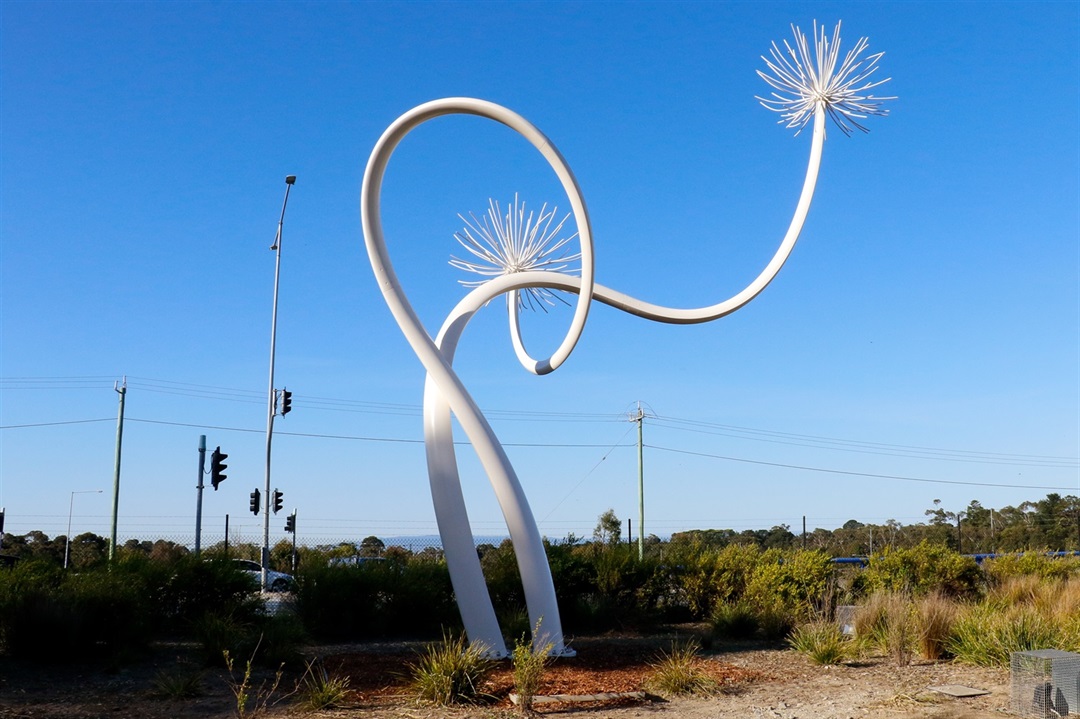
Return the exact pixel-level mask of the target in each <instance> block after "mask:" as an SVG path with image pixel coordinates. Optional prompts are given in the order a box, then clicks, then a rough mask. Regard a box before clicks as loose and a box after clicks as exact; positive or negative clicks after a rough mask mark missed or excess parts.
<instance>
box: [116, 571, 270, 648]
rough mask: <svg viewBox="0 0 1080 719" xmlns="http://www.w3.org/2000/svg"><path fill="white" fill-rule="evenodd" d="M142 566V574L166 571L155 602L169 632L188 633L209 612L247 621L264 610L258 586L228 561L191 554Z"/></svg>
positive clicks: (155, 596) (158, 586) (153, 598)
mask: <svg viewBox="0 0 1080 719" xmlns="http://www.w3.org/2000/svg"><path fill="white" fill-rule="evenodd" d="M133 566H138V565H135V564H133ZM143 567H145V569H144V570H141V571H150V572H156V571H159V570H157V569H155V567H163V568H166V569H165V571H164V572H162V574H163V575H164V576H162V578H161V580H160V583H156V584H155V588H156V591H155V592H154V596H153V597H152V600H153V602H154V604H155V605H156V607H155V610H156V612H157V614H158V616H159V617H161V618H162V620H163V623H164V628H166V629H167V630H170V631H173V632H178V633H179V632H185V631H188V630H189V627H190V625H191V623H192V622H196V621H199V620H200V619H201V617H203V616H205V615H206V614H208V613H224V614H228V615H233V616H236V617H237V618H238V619H240V620H248V619H251V618H253V617H255V615H256V614H257V613H258V611H259V609H260V608H261V605H260V600H259V596H258V594H257V591H258V583H257V582H256V581H255V580H254V579H252V578H251V577H250V576H248V575H247V574H245V573H244V572H242V571H240V570H239V569H238V568H237V567H236V566H235V565H234V563H233V562H230V561H228V560H225V559H201V558H199V557H196V556H194V555H189V556H183V557H181V558H180V559H178V560H176V561H174V562H171V563H168V564H164V563H161V562H154V561H146V562H144V563H143Z"/></svg>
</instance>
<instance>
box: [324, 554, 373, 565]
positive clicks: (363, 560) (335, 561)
mask: <svg viewBox="0 0 1080 719" xmlns="http://www.w3.org/2000/svg"><path fill="white" fill-rule="evenodd" d="M385 561H386V559H385V558H383V557H359V556H355V555H354V556H352V557H331V558H330V561H329V562H327V563H326V564H327V566H329V567H359V566H360V565H361V564H367V563H369V562H372V563H377V562H385Z"/></svg>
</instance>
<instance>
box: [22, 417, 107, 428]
mask: <svg viewBox="0 0 1080 719" xmlns="http://www.w3.org/2000/svg"><path fill="white" fill-rule="evenodd" d="M115 419H116V418H115V417H101V418H99V419H69V420H66V421H62V422H35V423H33V424H4V425H0V429H24V428H26V427H57V426H60V425H64V424H90V423H92V422H112V421H114V420H115Z"/></svg>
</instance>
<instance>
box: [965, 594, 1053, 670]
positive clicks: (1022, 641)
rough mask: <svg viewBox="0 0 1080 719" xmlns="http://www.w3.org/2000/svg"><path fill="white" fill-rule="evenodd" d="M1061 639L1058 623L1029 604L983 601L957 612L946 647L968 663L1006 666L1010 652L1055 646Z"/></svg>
mask: <svg viewBox="0 0 1080 719" xmlns="http://www.w3.org/2000/svg"><path fill="white" fill-rule="evenodd" d="M1061 638H1063V637H1062V632H1061V626H1060V625H1058V624H1057V623H1055V621H1054V620H1053V619H1051V618H1049V617H1047V616H1045V615H1044V614H1042V613H1040V612H1039V611H1038V610H1037V609H1035V608H1034V607H1032V606H1030V605H1017V606H1012V607H1002V606H1001V605H999V604H997V603H994V602H984V603H982V604H976V605H972V606H969V607H967V608H966V609H964V610H963V611H961V612H960V614H959V616H958V617H957V619H956V622H955V624H954V625H953V631H952V636H951V637H950V639H949V642H948V650H949V651H950V652H951V653H952V654H953V655H954V656H955V657H956V658H957V659H958V660H960V661H962V662H965V663H967V664H975V665H978V666H986V667H995V666H996V667H1005V666H1008V665H1009V655H1010V653H1012V652H1022V651H1031V650H1034V649H1049V648H1057V647H1059V646H1060V645H1059V639H1061Z"/></svg>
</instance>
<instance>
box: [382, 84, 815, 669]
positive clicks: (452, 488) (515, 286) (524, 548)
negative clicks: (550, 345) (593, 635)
mask: <svg viewBox="0 0 1080 719" xmlns="http://www.w3.org/2000/svg"><path fill="white" fill-rule="evenodd" d="M446 114H474V115H480V116H483V117H487V118H490V119H493V120H496V121H498V122H501V123H503V124H505V125H507V126H509V127H511V128H512V129H514V130H516V131H517V132H519V133H520V134H521V135H522V136H523V137H525V138H526V139H528V140H529V141H530V142H531V143H532V144H533V145H534V146H535V147H536V148H537V149H538V150H539V151H540V152H541V154H542V155H543V156H544V157H545V158H546V159H547V160H548V162H549V164H550V165H551V166H552V168H553V169H554V170H555V172H556V174H557V175H558V177H559V178H560V180H561V182H562V184H563V187H564V189H565V191H566V193H567V195H568V197H569V198H570V202H571V206H572V207H573V211H574V215H575V220H576V221H577V224H578V231H579V234H580V236H581V245H582V270H581V277H572V276H569V275H564V274H561V273H556V272H545V271H532V272H521V273H515V274H510V275H504V276H501V277H497V278H495V279H492V280H490V281H489V282H486V283H485V284H484V285H481V286H480V287H477V288H476V289H475V290H473V291H472V292H470V293H469V294H468V295H467V296H466V297H465V298H464V299H463V300H462V301H461V302H460V303H459V304H458V306H457V307H456V308H455V309H454V311H453V312H452V313H451V314H450V316H449V317H448V318H447V320H446V322H445V323H444V325H443V328H442V331H441V332H440V333H439V337H438V339H437V340H435V341H433V340H432V339H431V337H430V335H428V333H427V332H426V331H425V330H424V328H423V325H422V324H421V323H420V320H419V318H418V317H417V316H416V313H415V311H414V310H413V309H412V306H411V305H410V304H409V302H408V300H407V299H406V297H405V295H404V291H403V290H402V288H401V285H400V282H399V281H398V279H397V276H396V274H395V273H394V271H393V266H392V264H391V262H390V258H389V253H388V251H387V248H386V244H385V240H384V238H383V233H382V223H381V214H380V208H379V202H380V196H381V188H382V179H383V176H384V175H385V171H386V166H387V163H388V162H389V158H390V155H391V154H392V152H393V150H394V149H395V148H396V146H397V145H398V143H400V141H401V139H402V138H403V137H404V136H405V135H406V134H407V133H408V132H409V131H411V130H412V129H413V128H415V127H416V126H418V125H419V124H421V123H423V122H425V121H427V120H429V119H432V118H434V117H439V116H441V115H446ZM824 115H825V110H824V108H823V107H822V106H818V108H817V109H816V111H815V113H814V133H813V141H812V144H811V152H810V161H809V163H808V167H807V172H806V178H805V180H804V182H803V189H802V192H801V194H800V197H799V202H798V204H797V206H796V210H795V213H794V216H793V217H792V220H791V223H790V224H789V227H788V231H787V233H786V234H785V236H784V239H783V241H782V242H781V244H780V247H779V248H778V250H777V252H776V253H775V254H774V256H773V258H772V259H771V260H770V262H769V264H768V265H767V266H766V267H765V269H764V270H762V272H761V273H760V274H759V275H758V276H757V277H756V278H755V279H754V281H753V282H751V283H750V284H749V285H748V286H747V287H746V288H745V289H744V290H742V291H741V292H739V293H737V294H736V295H734V296H733V297H731V298H729V299H727V300H724V301H722V302H719V303H717V304H714V305H710V306H706V307H701V308H697V309H676V308H668V307H663V306H660V305H654V304H651V303H647V302H643V301H641V300H638V299H636V298H633V297H631V296H629V295H626V294H624V293H621V292H618V291H616V290H612V289H609V288H606V287H603V286H600V285H596V284H595V281H594V273H595V267H594V262H593V251H592V235H591V230H590V226H589V219H588V214H587V212H586V210H585V204H584V201H583V199H582V197H581V193H580V190H579V188H578V186H577V182H576V180H575V179H574V176H573V174H572V173H571V171H570V169H569V167H568V166H567V165H566V162H565V160H564V159H563V158H562V156H561V155H560V154H559V152H558V151H557V150H556V149H555V148H554V146H552V145H551V143H550V142H549V141H548V140H547V138H546V137H544V135H543V134H542V133H540V131H539V130H537V129H536V128H535V127H534V126H533V125H531V124H530V123H528V122H527V121H526V120H525V119H524V118H522V117H521V116H519V115H517V114H516V113H513V112H511V111H510V110H507V109H506V108H503V107H501V106H499V105H495V104H494V103H489V102H486V101H482V100H474V99H470V98H449V99H445V100H437V101H434V102H430V103H426V104H424V105H421V106H419V107H417V108H414V109H413V110H411V111H410V112H408V113H406V114H405V115H402V116H401V117H400V118H398V120H397V121H395V122H394V123H393V124H392V125H391V126H390V127H389V128H388V129H387V131H386V132H385V133H383V136H382V137H381V138H380V139H379V142H378V143H377V144H376V146H375V149H374V150H373V151H372V155H371V158H370V159H369V162H368V166H367V169H366V171H365V173H364V181H363V187H362V189H361V216H362V222H363V228H364V237H365V242H366V244H367V250H368V256H369V259H370V260H371V264H372V269H373V270H374V272H375V276H376V279H377V280H378V281H379V285H380V288H381V290H382V292H383V296H384V298H385V299H386V302H387V304H388V306H389V307H390V310H391V312H392V313H393V315H394V317H395V319H397V321H398V324H399V326H400V327H401V328H402V331H403V332H404V333H405V336H406V339H407V340H408V341H409V343H410V345H411V346H412V347H413V350H414V351H415V352H416V354H417V356H418V358H419V359H420V361H421V362H422V363H423V365H424V367H425V369H427V372H428V376H427V380H426V384H425V399H424V406H425V409H424V418H425V442H426V444H427V453H428V466H429V475H430V481H431V486H432V499H433V501H434V503H435V509H436V516H437V518H438V521H439V526H440V534H442V537H443V545H444V550H445V551H446V556H447V562H448V565H449V567H450V572H451V579H452V581H453V583H454V590H455V592H456V593H457V594H458V604H459V608H460V609H461V612H462V618H463V620H464V621H465V626H466V631H467V632H468V633H469V637H470V641H472V642H473V643H474V644H483V645H484V646H485V647H486V648H487V649H488V650H489V652H491V653H493V654H496V655H500V656H502V655H505V652H506V650H505V645H504V643H503V642H502V638H501V634H500V632H499V631H498V622H497V620H496V619H495V616H494V611H493V610H492V608H491V600H490V597H489V596H488V593H487V588H486V585H485V583H484V579H483V573H482V571H481V569H480V563H479V560H478V558H477V556H476V552H475V547H474V545H473V541H472V534H471V530H469V524H468V514H467V511H466V509H465V503H464V498H463V497H462V494H461V487H460V479H459V477H458V474H457V460H456V456H455V454H454V450H453V439H452V430H451V426H450V412H451V411H452V412H453V413H454V414H455V415H457V417H458V419H459V421H460V422H461V425H462V428H463V429H464V430H465V432H466V435H467V436H468V437H469V440H470V442H472V444H473V445H474V447H475V448H476V451H477V455H478V456H479V458H480V460H481V462H482V464H483V466H484V468H485V471H486V472H487V474H488V477H489V480H490V481H491V484H492V487H493V489H494V490H495V493H496V497H497V498H498V501H499V505H500V507H501V509H502V511H503V516H504V518H505V519H506V522H507V527H508V529H509V531H510V534H511V538H512V540H513V542H514V550H515V554H516V556H517V560H518V566H519V569H520V571H521V576H522V582H523V585H524V589H525V594H526V601H527V603H528V605H529V614H530V622H531V623H532V624H533V626H535V623H536V621H537V620H538V619H540V618H543V620H544V625H543V626H544V627H545V630H546V631H547V632H548V636H547V637H545V638H544V639H545V641H552V642H554V643H555V650H556V652H557V653H562V652H564V651H566V650H565V647H564V645H563V637H562V629H561V623H560V621H559V616H558V606H557V603H556V601H555V593H554V586H553V584H552V581H551V572H550V568H549V567H548V564H547V558H546V555H545V553H544V550H543V543H542V540H541V538H540V534H539V530H538V528H537V526H536V522H535V519H534V518H533V516H532V513H531V511H530V510H529V507H528V501H527V500H526V498H525V494H524V491H523V490H522V488H521V485H520V482H519V481H518V479H517V477H516V475H515V473H514V471H513V467H512V466H511V464H510V462H509V459H508V458H507V457H506V454H505V452H504V451H503V448H502V446H501V445H500V444H499V442H498V440H497V438H496V437H495V434H494V432H493V431H492V429H491V427H490V425H489V424H488V423H487V421H486V419H485V418H484V417H483V415H482V414H481V413H480V410H479V408H478V407H477V406H476V404H475V402H474V401H473V399H472V397H471V396H470V395H469V394H468V392H467V391H466V390H465V388H464V386H463V384H462V383H461V381H460V379H459V378H458V377H457V375H456V373H455V372H454V371H453V369H452V362H453V355H454V353H455V350H456V347H457V342H458V340H459V339H460V337H461V334H462V332H463V331H464V328H465V326H466V325H467V324H468V321H469V319H470V318H471V317H472V316H473V314H475V312H476V311H477V310H478V309H479V308H480V307H482V306H483V305H484V304H486V303H487V302H488V301H490V300H491V299H494V298H495V297H497V296H499V295H500V294H504V293H509V294H510V298H511V299H513V298H514V297H515V296H516V293H517V291H519V290H522V289H526V288H529V287H544V288H548V289H560V290H564V291H568V292H573V293H576V294H578V302H577V306H576V307H575V311H574V316H573V319H572V321H571V326H570V330H569V331H568V333H567V335H566V337H565V338H564V340H563V342H562V343H561V344H560V346H559V348H558V349H557V350H556V351H555V353H553V354H552V356H551V357H549V358H548V359H546V360H540V361H537V360H534V359H533V358H532V357H531V356H529V355H528V353H527V351H526V350H525V348H524V344H523V342H522V341H521V337H520V325H519V323H518V320H517V310H516V302H510V303H509V304H508V308H509V310H510V328H511V336H512V338H513V343H514V349H515V353H516V354H517V356H518V359H519V361H521V362H522V364H523V365H524V366H525V368H526V369H528V370H529V371H531V372H534V373H536V374H546V373H548V372H551V371H554V370H555V369H556V368H558V367H559V366H560V365H561V364H562V362H564V361H565V360H566V358H567V357H568V356H569V354H570V352H571V351H572V350H573V348H574V346H575V345H576V343H577V341H578V339H579V338H580V336H581V331H582V329H583V327H584V323H585V320H586V319H587V316H588V308H589V305H590V304H591V300H592V299H593V298H595V299H596V300H598V301H600V302H603V303H605V304H608V305H610V306H612V307H617V308H619V309H622V310H624V311H626V312H629V313H631V314H634V315H637V316H639V317H645V318H647V319H652V320H656V321H660V322H668V323H676V324H692V323H700V322H708V321H710V320H714V319H717V318H719V317H723V316H725V315H727V314H730V313H731V312H734V311H735V310H737V309H739V308H740V307H742V306H743V305H745V304H746V303H748V302H749V301H750V300H752V299H753V298H754V297H756V296H757V295H758V294H759V293H760V292H761V291H762V290H764V289H765V287H766V286H768V284H769V283H770V282H771V281H772V280H773V278H774V277H775V276H776V274H777V273H778V272H779V270H780V268H781V267H782V266H783V265H784V263H785V262H786V260H787V258H788V257H789V256H790V254H791V250H792V249H793V247H794V245H795V242H796V241H797V240H798V237H799V234H800V232H801V230H802V226H803V224H804V222H805V219H806V215H807V213H808V211H809V208H810V202H811V199H812V197H813V192H814V188H815V185H816V181H817V175H818V171H819V169H820V163H821V153H822V147H823V143H824V138H825V130H824ZM540 639H541V638H539V637H534V641H539V640H540Z"/></svg>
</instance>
